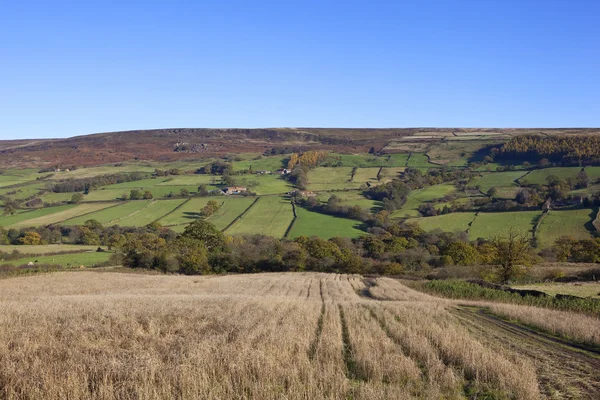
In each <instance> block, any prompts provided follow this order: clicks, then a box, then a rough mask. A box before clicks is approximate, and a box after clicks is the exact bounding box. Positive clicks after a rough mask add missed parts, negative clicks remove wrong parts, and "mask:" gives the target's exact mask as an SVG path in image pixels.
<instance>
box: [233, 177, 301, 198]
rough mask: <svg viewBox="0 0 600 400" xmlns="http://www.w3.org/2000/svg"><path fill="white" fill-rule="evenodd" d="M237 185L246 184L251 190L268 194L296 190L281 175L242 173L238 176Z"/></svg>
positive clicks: (236, 178)
mask: <svg viewBox="0 0 600 400" xmlns="http://www.w3.org/2000/svg"><path fill="white" fill-rule="evenodd" d="M235 180H236V185H238V186H245V187H247V188H248V189H249V190H250V191H252V192H254V193H256V194H258V195H261V196H262V195H268V194H283V193H287V192H289V191H291V190H294V186H292V185H291V184H290V183H289V182H288V181H286V180H285V179H283V178H282V177H281V175H277V174H269V175H242V176H239V177H238V176H236V177H235Z"/></svg>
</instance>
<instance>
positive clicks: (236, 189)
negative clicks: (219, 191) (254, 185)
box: [223, 186, 248, 194]
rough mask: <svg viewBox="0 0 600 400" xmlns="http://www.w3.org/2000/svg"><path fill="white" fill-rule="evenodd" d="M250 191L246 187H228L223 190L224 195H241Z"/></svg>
mask: <svg viewBox="0 0 600 400" xmlns="http://www.w3.org/2000/svg"><path fill="white" fill-rule="evenodd" d="M247 190H248V189H247V188H245V187H244V186H228V187H226V188H225V189H223V193H225V194H240V193H244V192H246V191H247Z"/></svg>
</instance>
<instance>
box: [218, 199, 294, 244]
mask: <svg viewBox="0 0 600 400" xmlns="http://www.w3.org/2000/svg"><path fill="white" fill-rule="evenodd" d="M293 218H294V214H293V213H292V205H291V204H290V200H287V199H284V198H282V197H278V196H270V197H261V198H260V199H259V200H258V201H257V202H256V204H254V206H252V208H250V210H248V212H247V213H246V214H244V216H242V218H241V219H240V220H238V221H237V222H236V223H234V224H233V225H232V226H231V227H230V228H229V229H227V231H226V232H227V234H229V235H236V234H246V235H252V234H256V233H259V234H262V235H268V236H273V237H277V238H282V237H283V236H284V234H285V232H286V230H287V229H288V227H289V226H290V223H291V222H292V219H293Z"/></svg>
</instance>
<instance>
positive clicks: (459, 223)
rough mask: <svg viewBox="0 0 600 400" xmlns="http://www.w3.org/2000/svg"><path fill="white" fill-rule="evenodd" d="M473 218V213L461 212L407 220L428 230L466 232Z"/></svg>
mask: <svg viewBox="0 0 600 400" xmlns="http://www.w3.org/2000/svg"><path fill="white" fill-rule="evenodd" d="M474 218H475V213H473V212H464V213H463V212H461V213H451V214H444V215H436V216H435V217H426V218H415V219H411V220H409V221H414V222H416V223H417V224H418V225H419V226H420V227H421V228H422V229H423V230H425V231H428V232H429V231H433V230H436V229H440V230H441V231H443V232H466V231H467V229H469V224H470V223H471V222H472V221H473V219H474Z"/></svg>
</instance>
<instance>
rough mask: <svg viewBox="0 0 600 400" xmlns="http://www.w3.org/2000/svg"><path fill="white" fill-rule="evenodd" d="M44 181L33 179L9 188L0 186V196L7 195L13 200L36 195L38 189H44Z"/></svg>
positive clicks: (38, 191)
mask: <svg viewBox="0 0 600 400" xmlns="http://www.w3.org/2000/svg"><path fill="white" fill-rule="evenodd" d="M46 186H47V185H46V183H44V182H39V181H34V182H32V183H31V184H27V185H24V186H19V187H14V188H9V187H4V188H0V196H7V197H9V198H11V199H13V200H23V199H27V198H29V197H32V196H36V195H37V194H38V193H40V191H42V190H45V189H46Z"/></svg>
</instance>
